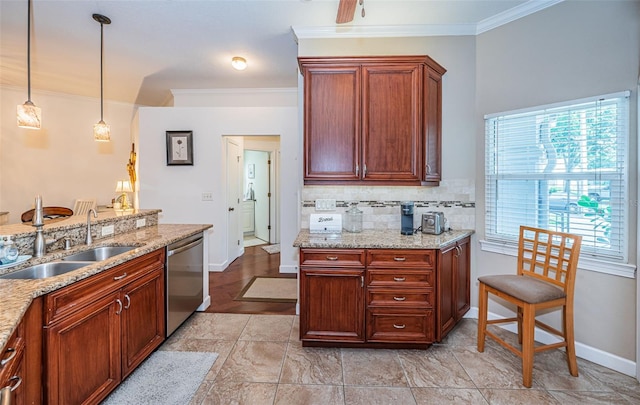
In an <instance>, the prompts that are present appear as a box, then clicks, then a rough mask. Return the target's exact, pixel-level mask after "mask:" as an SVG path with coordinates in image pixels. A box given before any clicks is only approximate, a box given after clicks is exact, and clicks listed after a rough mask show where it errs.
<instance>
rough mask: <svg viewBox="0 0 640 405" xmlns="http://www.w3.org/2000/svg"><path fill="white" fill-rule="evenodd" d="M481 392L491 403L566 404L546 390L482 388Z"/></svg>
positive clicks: (512, 404) (523, 404) (524, 404)
mask: <svg viewBox="0 0 640 405" xmlns="http://www.w3.org/2000/svg"><path fill="white" fill-rule="evenodd" d="M480 392H481V393H482V395H484V397H485V398H486V399H487V401H489V403H490V404H491V405H564V404H563V403H562V402H558V400H556V399H555V398H554V397H553V396H552V395H551V394H549V392H547V391H545V390H538V389H525V390H501V389H481V390H480Z"/></svg>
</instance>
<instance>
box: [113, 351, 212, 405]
mask: <svg viewBox="0 0 640 405" xmlns="http://www.w3.org/2000/svg"><path fill="white" fill-rule="evenodd" d="M217 357H218V354H217V353H202V352H172V351H156V352H155V353H153V354H152V355H151V356H149V358H147V359H146V360H145V361H144V362H143V363H142V364H141V365H140V366H139V367H138V368H137V369H136V370H135V371H134V372H133V373H132V374H131V375H129V377H127V379H126V380H124V381H123V382H122V384H120V386H118V388H116V389H115V390H114V391H113V392H112V393H111V394H110V395H109V396H108V397H107V398H106V399H105V400H104V402H103V403H102V405H105V404H107V405H116V404H117V405H123V404H131V405H133V404H135V405H144V404H149V405H151V404H153V405H157V404H162V405H173V404H175V405H184V404H188V403H189V401H190V400H191V398H192V397H193V395H194V394H195V393H196V391H197V390H198V388H199V387H200V384H202V381H203V380H204V377H205V376H206V375H207V373H208V372H209V369H210V368H211V366H212V365H213V362H214V361H216V358H217Z"/></svg>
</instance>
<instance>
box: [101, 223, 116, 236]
mask: <svg viewBox="0 0 640 405" xmlns="http://www.w3.org/2000/svg"><path fill="white" fill-rule="evenodd" d="M113 232H114V230H113V225H105V226H103V227H102V236H109V235H113Z"/></svg>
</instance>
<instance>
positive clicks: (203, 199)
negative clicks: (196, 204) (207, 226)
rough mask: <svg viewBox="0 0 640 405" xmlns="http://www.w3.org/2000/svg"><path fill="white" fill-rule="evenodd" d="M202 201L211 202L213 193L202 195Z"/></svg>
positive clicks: (208, 192)
mask: <svg viewBox="0 0 640 405" xmlns="http://www.w3.org/2000/svg"><path fill="white" fill-rule="evenodd" d="M202 201H213V193H212V192H210V191H207V192H204V193H202Z"/></svg>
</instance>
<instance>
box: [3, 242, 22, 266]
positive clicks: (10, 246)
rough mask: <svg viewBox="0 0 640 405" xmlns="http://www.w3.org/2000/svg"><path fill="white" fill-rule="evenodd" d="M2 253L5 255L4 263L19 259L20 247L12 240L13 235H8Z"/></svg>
mask: <svg viewBox="0 0 640 405" xmlns="http://www.w3.org/2000/svg"><path fill="white" fill-rule="evenodd" d="M2 253H3V255H4V257H3V258H2V264H9V263H13V262H15V261H16V260H18V248H17V247H16V245H14V243H13V241H12V240H11V236H7V238H6V241H5V242H4V247H3V248H2Z"/></svg>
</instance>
